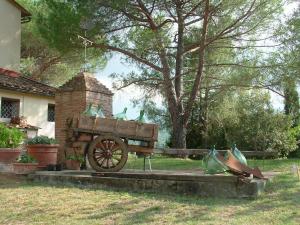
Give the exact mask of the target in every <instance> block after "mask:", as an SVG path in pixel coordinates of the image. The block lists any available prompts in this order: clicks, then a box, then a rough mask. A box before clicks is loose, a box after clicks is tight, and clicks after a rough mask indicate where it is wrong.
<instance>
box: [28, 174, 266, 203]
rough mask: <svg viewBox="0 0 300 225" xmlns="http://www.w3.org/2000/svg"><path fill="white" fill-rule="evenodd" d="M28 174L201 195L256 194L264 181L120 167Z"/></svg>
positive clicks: (42, 179)
mask: <svg viewBox="0 0 300 225" xmlns="http://www.w3.org/2000/svg"><path fill="white" fill-rule="evenodd" d="M30 178H31V179H33V180H34V181H38V182H46V183H49V184H70V183H71V184H80V185H83V186H90V187H96V188H98V187H99V188H113V189H122V190H124V189H125V190H129V191H139V192H141V191H142V192H145V191H147V192H154V193H168V194H188V195H196V196H201V197H222V198H256V197H258V196H259V195H260V194H261V193H262V192H263V190H264V188H265V186H266V183H267V181H266V180H260V179H248V178H243V179H241V178H239V177H237V176H233V175H224V174H222V175H205V174H203V172H202V171H164V170H154V171H151V172H150V171H142V170H123V171H121V172H116V173H95V172H93V171H68V170H65V171H39V172H36V173H35V174H31V175H30Z"/></svg>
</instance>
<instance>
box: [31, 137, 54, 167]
mask: <svg viewBox="0 0 300 225" xmlns="http://www.w3.org/2000/svg"><path fill="white" fill-rule="evenodd" d="M58 146H59V145H58V144H57V141H56V140H55V139H53V138H49V137H47V136H36V137H34V138H32V139H29V140H28V141H27V145H26V148H27V152H28V154H29V155H30V156H32V157H34V158H35V159H36V160H37V161H38V163H39V167H47V166H48V165H56V164H57V152H58Z"/></svg>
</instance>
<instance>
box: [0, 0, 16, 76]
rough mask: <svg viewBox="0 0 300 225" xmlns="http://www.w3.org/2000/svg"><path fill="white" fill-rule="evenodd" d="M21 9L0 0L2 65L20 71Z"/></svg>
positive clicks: (0, 51)
mask: <svg viewBox="0 0 300 225" xmlns="http://www.w3.org/2000/svg"><path fill="white" fill-rule="evenodd" d="M20 49H21V11H20V10H18V9H17V8H16V7H15V6H13V5H12V4H10V3H9V2H8V1H6V0H0V67H3V68H6V69H11V70H15V71H19V66H20Z"/></svg>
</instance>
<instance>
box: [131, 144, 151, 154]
mask: <svg viewBox="0 0 300 225" xmlns="http://www.w3.org/2000/svg"><path fill="white" fill-rule="evenodd" d="M128 150H129V151H130V152H140V153H146V154H151V153H153V148H149V147H143V146H138V145H128Z"/></svg>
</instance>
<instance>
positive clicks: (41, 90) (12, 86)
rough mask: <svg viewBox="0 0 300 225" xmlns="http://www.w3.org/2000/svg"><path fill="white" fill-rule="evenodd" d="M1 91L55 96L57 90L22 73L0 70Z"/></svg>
mask: <svg viewBox="0 0 300 225" xmlns="http://www.w3.org/2000/svg"><path fill="white" fill-rule="evenodd" d="M0 89H5V90H11V91H17V92H23V93H30V94H37V95H43V96H50V97H52V96H53V97H54V96H55V91H56V88H54V87H51V86H48V85H46V84H43V83H40V82H37V81H35V80H32V79H30V78H27V77H25V76H22V75H21V74H20V73H18V72H15V71H12V70H7V69H3V68H0Z"/></svg>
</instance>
